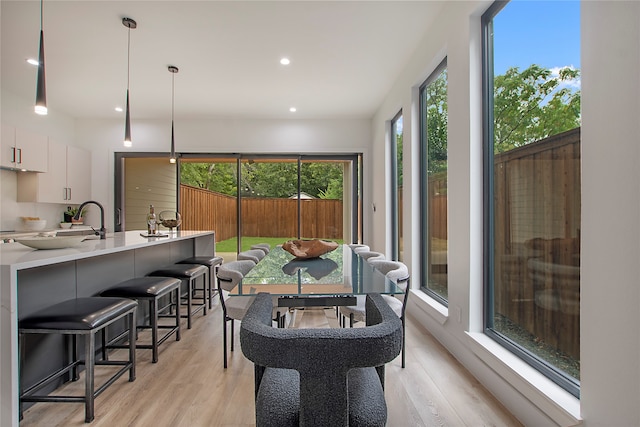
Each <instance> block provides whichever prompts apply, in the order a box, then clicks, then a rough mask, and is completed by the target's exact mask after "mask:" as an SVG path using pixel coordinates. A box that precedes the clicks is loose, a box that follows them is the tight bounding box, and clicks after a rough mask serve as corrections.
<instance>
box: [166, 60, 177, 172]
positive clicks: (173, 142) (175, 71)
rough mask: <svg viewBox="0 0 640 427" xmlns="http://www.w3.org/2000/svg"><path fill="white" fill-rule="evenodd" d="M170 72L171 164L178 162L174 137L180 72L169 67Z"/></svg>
mask: <svg viewBox="0 0 640 427" xmlns="http://www.w3.org/2000/svg"><path fill="white" fill-rule="evenodd" d="M168 68H169V72H170V73H171V154H170V156H169V163H175V162H176V140H175V138H174V135H173V106H174V98H175V77H176V73H177V72H178V67H174V66H173V65H169V67H168Z"/></svg>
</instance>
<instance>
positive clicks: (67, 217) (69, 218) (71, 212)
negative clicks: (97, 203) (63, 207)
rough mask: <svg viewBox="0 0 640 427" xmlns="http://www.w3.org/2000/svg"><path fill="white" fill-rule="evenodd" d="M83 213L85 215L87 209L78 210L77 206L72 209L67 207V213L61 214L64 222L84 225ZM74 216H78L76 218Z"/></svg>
mask: <svg viewBox="0 0 640 427" xmlns="http://www.w3.org/2000/svg"><path fill="white" fill-rule="evenodd" d="M78 212H80V215H78ZM85 213H87V209H86V208H84V207H83V208H82V210H80V209H79V208H78V206H75V207H73V208H72V207H71V206H67V211H66V212H65V213H64V214H63V217H64V222H71V223H73V224H84V215H85ZM76 215H77V216H78V217H77V218H76Z"/></svg>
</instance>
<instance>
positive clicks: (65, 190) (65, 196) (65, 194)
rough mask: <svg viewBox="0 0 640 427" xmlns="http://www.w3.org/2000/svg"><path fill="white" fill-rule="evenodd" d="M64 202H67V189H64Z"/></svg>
mask: <svg viewBox="0 0 640 427" xmlns="http://www.w3.org/2000/svg"><path fill="white" fill-rule="evenodd" d="M62 200H67V188H66V187H65V188H63V189H62Z"/></svg>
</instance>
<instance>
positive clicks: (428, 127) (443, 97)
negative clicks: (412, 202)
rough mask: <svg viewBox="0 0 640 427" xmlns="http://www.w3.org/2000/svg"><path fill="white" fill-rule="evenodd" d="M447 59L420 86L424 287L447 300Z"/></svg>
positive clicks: (441, 300) (437, 297) (441, 299)
mask: <svg viewBox="0 0 640 427" xmlns="http://www.w3.org/2000/svg"><path fill="white" fill-rule="evenodd" d="M447 124H448V113H447V61H446V59H445V60H444V61H442V63H441V64H440V65H439V66H438V68H437V69H436V70H435V71H434V72H433V73H432V74H431V76H430V77H429V78H428V79H427V81H426V82H425V83H424V84H423V85H422V86H421V87H420V127H421V152H422V165H421V170H422V195H421V202H422V216H421V218H422V224H421V228H422V233H423V237H424V238H422V239H421V251H420V253H421V257H422V265H423V266H426V268H423V269H422V276H423V277H422V288H423V289H424V290H425V291H426V292H427V293H428V294H429V295H431V296H432V297H434V298H435V299H437V300H439V301H440V302H442V303H443V304H445V305H446V304H447V300H448V283H447V282H448V272H447V270H448V260H447V258H448V255H447V254H448V246H449V245H448V241H449V240H448V231H447Z"/></svg>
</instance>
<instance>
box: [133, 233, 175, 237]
mask: <svg viewBox="0 0 640 427" xmlns="http://www.w3.org/2000/svg"><path fill="white" fill-rule="evenodd" d="M140 235H141V236H142V237H149V238H151V237H169V235H168V234H166V233H160V232H157V233H155V234H149V233H140Z"/></svg>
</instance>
